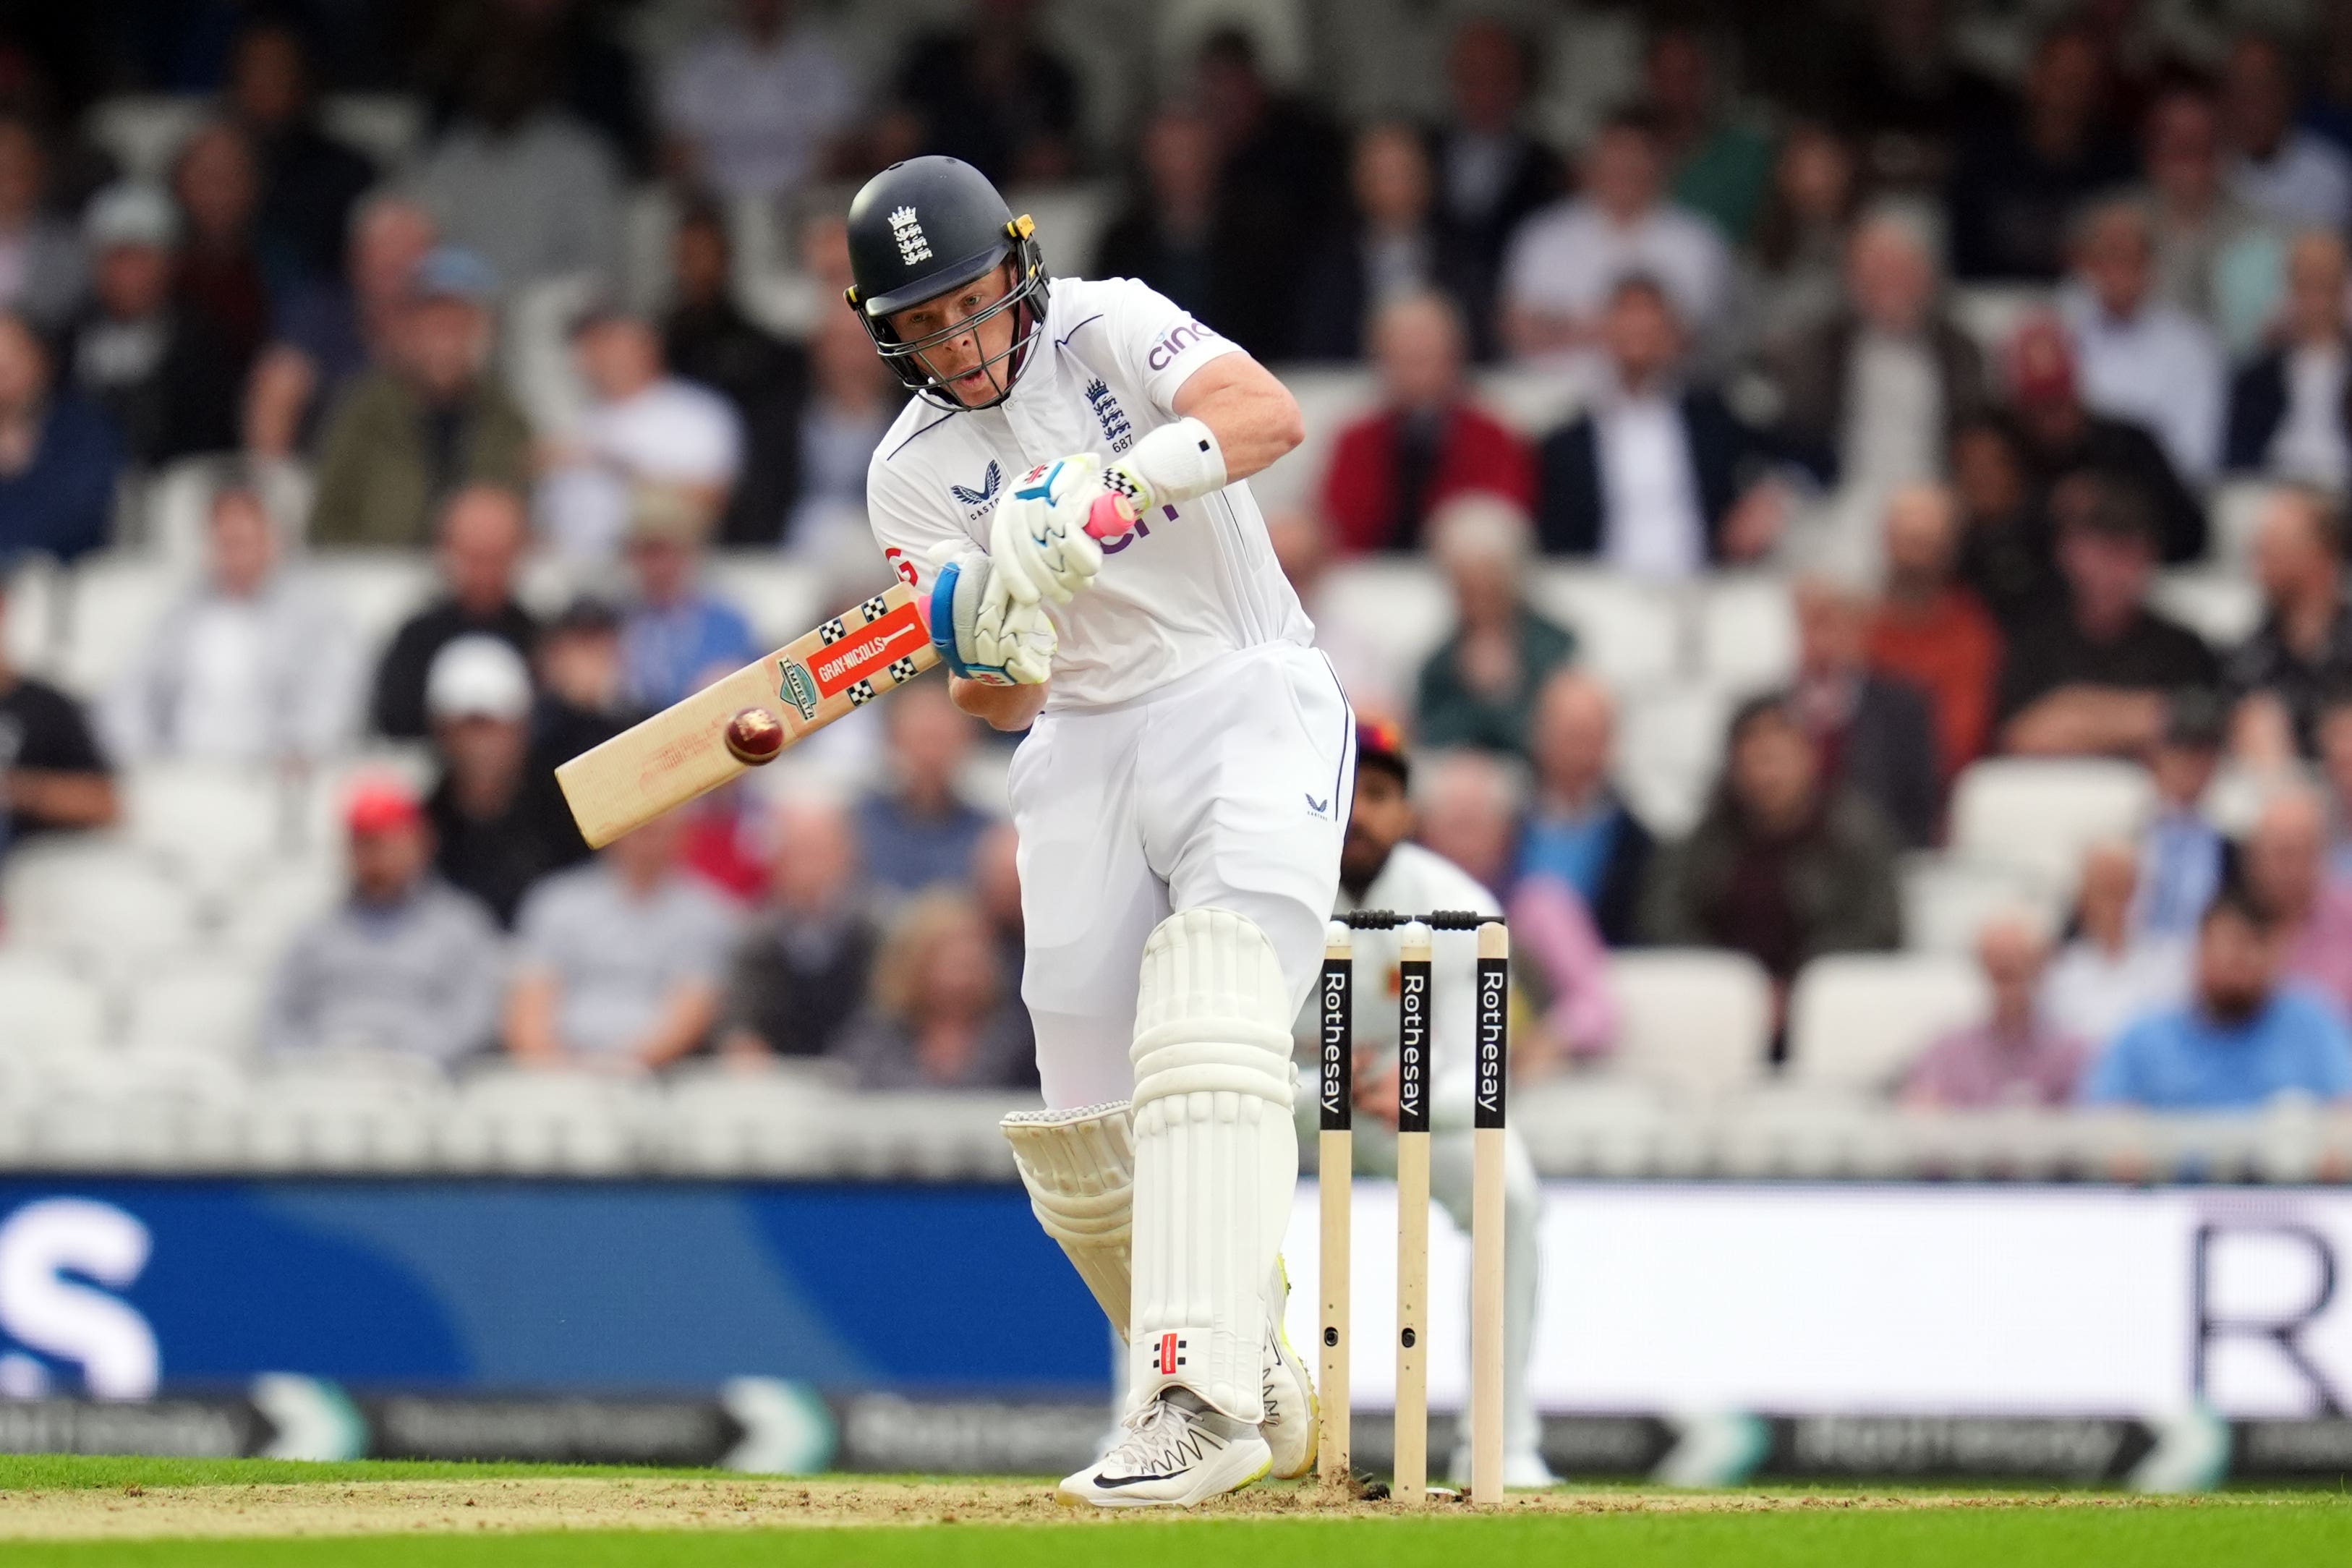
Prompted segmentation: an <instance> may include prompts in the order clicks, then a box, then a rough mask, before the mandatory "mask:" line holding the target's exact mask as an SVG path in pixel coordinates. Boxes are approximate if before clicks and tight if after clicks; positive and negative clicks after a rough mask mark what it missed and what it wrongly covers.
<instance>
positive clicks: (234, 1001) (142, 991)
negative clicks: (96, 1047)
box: [127, 952, 268, 1058]
mask: <svg viewBox="0 0 2352 1568" xmlns="http://www.w3.org/2000/svg"><path fill="white" fill-rule="evenodd" d="M267 986H268V969H267V968H266V967H265V966H264V965H263V964H262V963H258V962H257V961H256V960H255V959H253V958H251V957H248V956H247V955H246V954H244V953H219V952H215V953H205V954H202V955H191V956H189V957H185V958H183V959H181V960H179V961H178V962H176V963H163V964H159V965H157V966H156V967H155V968H153V969H152V970H148V971H143V972H142V973H139V974H138V975H137V976H136V984H133V985H131V987H130V998H129V999H130V1004H131V1021H130V1026H129V1029H128V1034H127V1037H128V1039H129V1041H130V1043H131V1045H132V1046H134V1047H154V1048H159V1049H162V1048H169V1049H172V1050H176V1051H182V1052H186V1053H190V1054H202V1055H208V1056H216V1057H226V1058H235V1057H244V1056H250V1055H252V1054H253V1052H254V1051H255V1050H256V1049H257V1047H258V1045H259V1033H260V1027H261V1006H262V995H263V992H264V991H265V989H266V988H267Z"/></svg>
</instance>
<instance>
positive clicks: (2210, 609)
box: [2149, 570, 2263, 648]
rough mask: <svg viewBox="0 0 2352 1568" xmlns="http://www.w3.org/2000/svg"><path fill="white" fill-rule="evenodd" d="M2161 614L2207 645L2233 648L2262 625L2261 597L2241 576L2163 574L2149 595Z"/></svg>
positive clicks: (2236, 574)
mask: <svg viewBox="0 0 2352 1568" xmlns="http://www.w3.org/2000/svg"><path fill="white" fill-rule="evenodd" d="M2149 597H2150V599H2151V600H2152V601H2153V602H2154V604H2155V605H2156V607H2157V608H2158V610H2160V611H2162V612H2163V613H2164V614H2166V615H2168V616H2171V617H2172V618H2173V619H2174V620H2176V621H2179V623H2180V624H2181V625H2183V626H2187V627H2188V628H2189V630H2190V631H2193V632H2195V633H2196V634H2197V635H2198V636H2199V637H2203V638H2204V639H2205V640H2206V641H2207V642H2209V643H2211V644H2212V645H2213V646H2214V647H2221V648H2227V647H2236V646H2237V645H2238V644H2240V643H2242V642H2243V641H2245V640H2246V639H2247V638H2248V637H2252V635H2253V634H2254V629H2255V628H2256V627H2257V626H2261V625H2262V621H2263V593H2262V590H2261V589H2260V588H2258V587H2256V586H2255V585H2254V584H2253V582H2252V579H2250V578H2248V577H2246V576H2244V575H2243V574H2239V573H2232V572H2215V571H2204V570H2192V571H2186V572H2167V573H2165V574H2162V575H2161V576H2159V577H2158V578H2157V580H2156V587H2155V590H2154V591H2153V592H2152V593H2151V594H2150V595H2149Z"/></svg>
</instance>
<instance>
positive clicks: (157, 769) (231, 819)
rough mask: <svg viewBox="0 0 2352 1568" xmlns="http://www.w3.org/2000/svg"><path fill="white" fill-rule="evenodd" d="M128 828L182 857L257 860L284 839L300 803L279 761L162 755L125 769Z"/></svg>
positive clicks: (146, 844) (206, 862)
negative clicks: (279, 769) (204, 759)
mask: <svg viewBox="0 0 2352 1568" xmlns="http://www.w3.org/2000/svg"><path fill="white" fill-rule="evenodd" d="M121 789H122V795H123V832H124V835H125V836H126V837H128V838H129V839H130V841H131V843H133V844H135V845H138V846H140V847H142V848H145V849H149V850H152V851H153V852H154V853H155V854H157V855H158V856H161V857H162V858H165V859H168V860H171V861H173V863H175V864H178V865H184V866H185V865H203V866H219V865H221V864H223V863H225V862H230V863H235V862H245V861H252V860H258V859H261V858H265V857H267V856H269V855H271V854H274V853H276V852H277V851H278V850H279V849H280V848H281V847H284V846H285V845H286V844H287V843H288V841H289V837H291V833H292V831H293V830H294V829H295V828H296V826H297V824H296V821H295V813H296V812H297V811H299V807H300V798H299V794H298V793H296V786H294V785H292V784H289V783H288V782H287V781H286V780H285V779H284V778H283V776H282V775H280V774H279V773H278V772H277V771H276V770H275V769H273V768H269V767H266V766H257V765H251V764H247V763H215V762H193V761H177V760H168V759H157V760H154V761H151V762H142V763H135V764H133V765H132V766H131V767H130V768H127V769H125V770H124V772H123V775H122V779H121Z"/></svg>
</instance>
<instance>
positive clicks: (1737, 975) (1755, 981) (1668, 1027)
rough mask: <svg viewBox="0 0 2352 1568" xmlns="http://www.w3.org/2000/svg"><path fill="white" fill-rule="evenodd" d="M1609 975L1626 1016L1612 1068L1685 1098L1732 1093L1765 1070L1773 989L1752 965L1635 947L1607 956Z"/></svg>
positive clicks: (1713, 954) (1741, 957) (1736, 956)
mask: <svg viewBox="0 0 2352 1568" xmlns="http://www.w3.org/2000/svg"><path fill="white" fill-rule="evenodd" d="M1610 978H1611V981H1612V984H1614V985H1615V987H1616V990H1617V1000H1618V1005H1619V1006H1620V1007H1621V1008H1622V1011H1623V1016H1624V1025H1623V1027H1622V1030H1621V1031H1620V1033H1619V1035H1618V1040H1617V1050H1616V1053H1615V1055H1614V1058H1613V1061H1614V1065H1615V1068H1616V1070H1617V1071H1619V1072H1622V1073H1625V1074H1628V1075H1631V1076H1633V1077H1634V1078H1636V1079H1643V1080H1644V1081H1647V1082H1651V1083H1656V1084H1661V1085H1664V1086H1665V1087H1667V1088H1669V1089H1675V1090H1677V1091H1679V1092H1682V1093H1685V1094H1691V1095H1712V1094H1720V1093H1724V1092H1726V1091H1728V1090H1732V1089H1739V1088H1741V1087H1743V1086H1745V1085H1747V1084H1749V1083H1752V1082H1753V1081H1755V1079H1757V1078H1758V1077H1759V1076H1760V1075H1761V1074H1762V1072H1763V1071H1764V1064H1765V1058H1766V1055H1767V1050H1768V1047H1769V1043H1770V1037H1771V1031H1772V987H1771V982H1770V981H1769V979H1768V978H1767V977H1766V976H1765V973H1764V971H1763V970H1762V969H1761V968H1759V967H1758V965H1757V963H1756V961H1755V960H1753V959H1751V958H1748V957H1747V956H1746V955H1745V954H1742V953H1736V952H1717V951H1714V950H1711V949H1702V948H1687V949H1685V948H1652V949H1638V948H1637V949H1633V950H1631V951H1628V952H1619V953H1616V954H1614V955H1612V959H1611V961H1610Z"/></svg>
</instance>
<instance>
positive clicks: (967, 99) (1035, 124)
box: [898, 0, 1079, 186]
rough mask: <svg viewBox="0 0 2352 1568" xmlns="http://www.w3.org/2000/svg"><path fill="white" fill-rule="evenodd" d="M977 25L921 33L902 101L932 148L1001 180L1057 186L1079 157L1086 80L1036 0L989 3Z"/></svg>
mask: <svg viewBox="0 0 2352 1568" xmlns="http://www.w3.org/2000/svg"><path fill="white" fill-rule="evenodd" d="M972 9H973V13H974V14H973V16H972V17H971V25H970V26H965V27H959V28H954V29H950V30H948V31H943V32H935V33H932V34H929V35H928V36H927V37H921V38H919V39H917V40H916V41H915V43H914V45H913V47H911V48H909V49H908V52H907V57H906V59H905V61H904V62H903V63H902V64H901V65H900V66H899V68H898V102H899V104H900V105H901V106H903V107H904V108H905V109H906V110H908V112H910V113H912V114H913V115H914V116H915V117H916V118H917V120H918V121H920V123H921V126H922V147H923V151H924V152H926V153H947V154H949V155H950V156H951V157H957V158H961V159H962V160H963V161H964V162H965V163H970V164H971V166H972V167H974V168H976V169H978V170H979V171H980V172H981V173H982V174H986V175H987V176H988V177H989V178H990V179H991V180H993V181H994V182H996V184H999V185H1000V186H1001V185H1003V184H1007V183H1013V184H1024V183H1027V184H1039V183H1043V184H1053V183H1055V182H1058V181H1063V180H1066V179H1068V178H1069V177H1070V176H1071V175H1072V174H1075V173H1076V171H1077V164H1078V150H1077V136H1078V107H1079V103H1078V93H1079V87H1078V77H1077V73H1076V72H1075V71H1073V70H1072V69H1071V68H1069V65H1068V64H1067V63H1066V61H1064V60H1063V58H1062V57H1061V54H1060V52H1059V51H1058V50H1056V49H1055V47H1054V46H1053V45H1052V44H1050V43H1048V42H1046V40H1045V36H1044V29H1043V28H1041V27H1040V26H1038V25H1037V6H1036V5H1035V3H1034V0H981V3H980V4H979V5H976V6H974V7H973V8H972Z"/></svg>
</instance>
